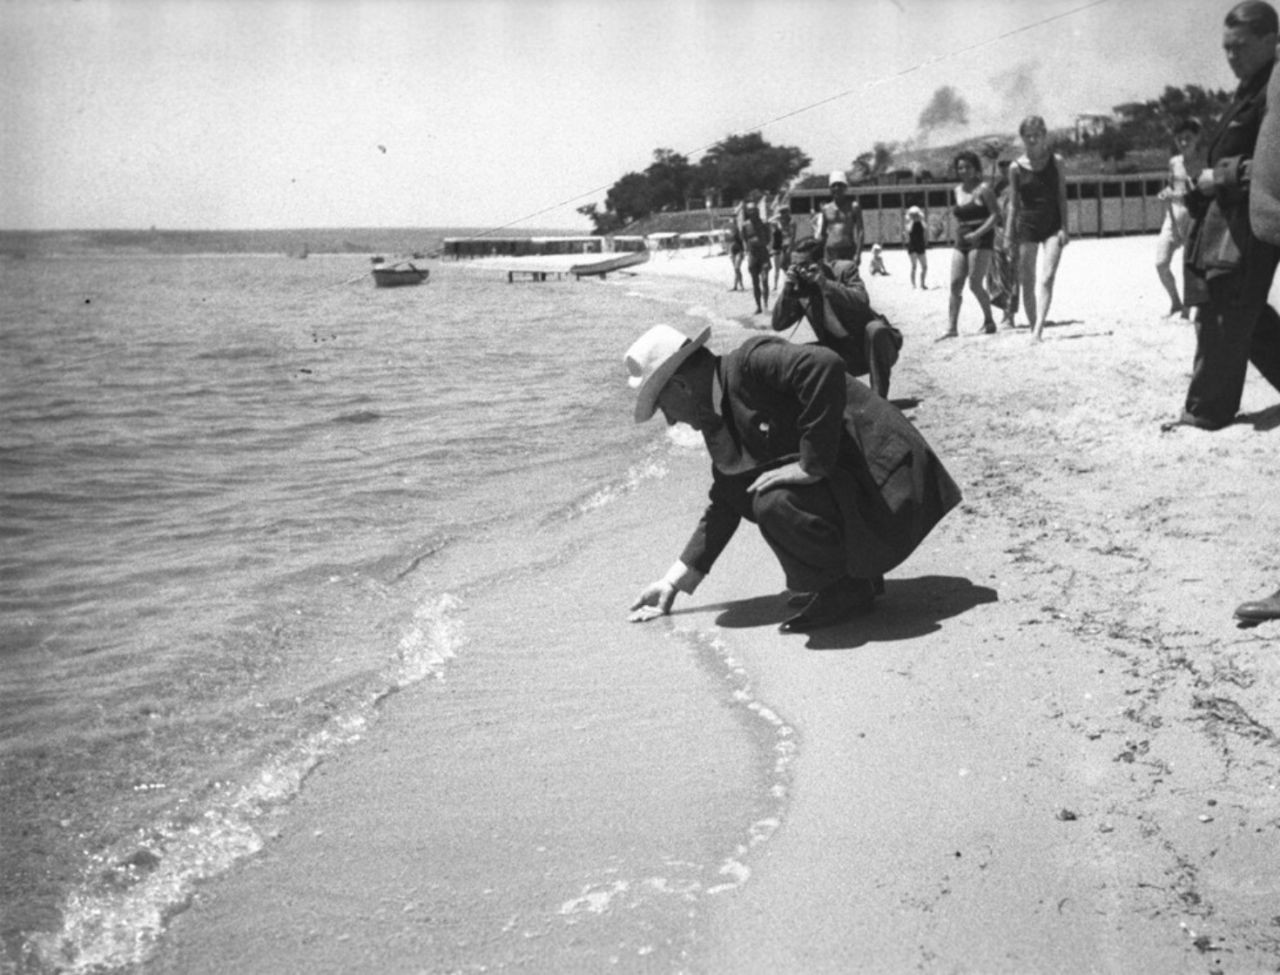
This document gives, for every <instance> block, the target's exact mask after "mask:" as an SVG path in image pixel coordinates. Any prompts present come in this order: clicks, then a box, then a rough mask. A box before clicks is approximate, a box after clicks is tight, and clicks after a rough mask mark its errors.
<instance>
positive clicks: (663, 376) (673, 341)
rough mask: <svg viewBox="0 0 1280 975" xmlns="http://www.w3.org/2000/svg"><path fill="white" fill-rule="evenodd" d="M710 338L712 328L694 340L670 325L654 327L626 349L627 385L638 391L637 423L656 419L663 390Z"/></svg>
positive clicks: (706, 329) (708, 328)
mask: <svg viewBox="0 0 1280 975" xmlns="http://www.w3.org/2000/svg"><path fill="white" fill-rule="evenodd" d="M710 335H711V326H710V325H708V326H707V327H706V328H704V329H703V330H702V331H701V332H699V333H698V334H697V335H696V336H695V337H694V338H692V339H690V338H687V337H686V336H685V334H684V333H683V332H681V331H679V330H678V329H675V328H672V327H671V326H670V325H655V326H653V328H651V329H649V331H647V332H645V333H644V334H643V335H641V336H640V337H639V338H638V339H636V341H635V343H634V344H633V345H632V346H631V348H629V349H627V355H626V359H625V361H626V363H627V385H629V386H630V387H631V388H632V389H634V390H635V391H636V422H637V423H643V422H644V421H645V420H647V419H649V417H651V416H653V413H654V411H655V410H656V409H657V408H658V394H659V393H661V392H662V387H663V386H665V385H666V384H667V380H669V379H670V378H671V377H672V376H674V375H675V372H676V370H677V369H679V368H680V364H681V363H682V362H684V360H685V359H687V358H689V356H691V355H693V354H694V353H695V352H697V351H698V349H700V348H702V347H703V346H704V345H706V343H707V339H708V337H710Z"/></svg>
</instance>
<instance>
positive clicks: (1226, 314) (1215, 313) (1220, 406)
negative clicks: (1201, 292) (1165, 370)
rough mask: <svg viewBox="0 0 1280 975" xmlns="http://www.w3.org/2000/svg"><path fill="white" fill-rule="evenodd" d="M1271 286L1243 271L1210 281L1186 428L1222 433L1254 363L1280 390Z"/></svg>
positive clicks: (1278, 327) (1279, 343) (1277, 322)
mask: <svg viewBox="0 0 1280 975" xmlns="http://www.w3.org/2000/svg"><path fill="white" fill-rule="evenodd" d="M1270 263H1271V267H1272V269H1273V270H1274V266H1275V263H1274V261H1271V262H1270ZM1270 281H1271V275H1270V273H1268V274H1266V275H1265V276H1263V275H1259V274H1257V273H1254V274H1248V275H1246V274H1245V273H1242V272H1232V273H1229V274H1223V275H1219V276H1217V277H1214V278H1210V279H1209V280H1208V282H1207V285H1208V292H1209V300H1208V301H1207V302H1204V303H1203V304H1201V305H1200V306H1199V314H1198V320H1197V323H1196V357H1195V364H1194V366H1193V368H1192V373H1191V385H1190V386H1189V387H1188V389H1187V401H1186V406H1185V408H1184V411H1183V414H1182V422H1183V423H1189V424H1191V425H1193V426H1198V427H1203V428H1205V429H1208V430H1219V429H1221V428H1222V427H1225V426H1228V425H1229V424H1231V423H1232V422H1234V421H1235V417H1236V412H1237V411H1238V410H1239V409H1240V398H1241V396H1242V395H1243V394H1244V382H1245V373H1246V371H1247V370H1248V365H1249V363H1250V362H1252V363H1253V364H1254V366H1255V368H1257V370H1258V372H1260V373H1262V375H1263V377H1264V378H1265V379H1266V380H1267V381H1268V382H1269V383H1271V385H1272V386H1274V387H1276V389H1278V390H1280V315H1277V314H1276V311H1275V309H1274V308H1272V307H1271V306H1270V305H1269V304H1267V290H1268V287H1269V285H1270Z"/></svg>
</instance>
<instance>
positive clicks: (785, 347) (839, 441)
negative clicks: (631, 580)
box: [680, 335, 960, 578]
mask: <svg viewBox="0 0 1280 975" xmlns="http://www.w3.org/2000/svg"><path fill="white" fill-rule="evenodd" d="M719 377H720V383H721V386H722V388H723V390H724V395H723V398H722V400H721V412H722V415H723V418H724V427H723V429H721V430H719V431H704V438H705V439H706V442H707V449H708V450H709V451H710V453H711V459H712V462H713V468H712V485H711V494H710V498H711V501H710V504H709V505H708V506H707V509H706V511H705V512H704V513H703V516H702V520H701V521H700V522H699V524H698V527H697V529H696V530H695V531H694V533H693V537H692V538H691V539H690V540H689V544H688V545H687V546H686V547H685V550H684V552H683V554H682V555H681V557H680V560H681V561H682V562H684V564H685V565H687V566H690V567H691V568H694V569H697V570H698V571H700V572H708V571H709V570H710V569H711V565H712V563H713V562H715V560H716V558H717V557H718V556H719V555H720V553H721V552H722V551H723V550H724V547H725V546H726V545H727V544H728V543H729V539H730V538H731V537H732V536H733V533H734V531H736V530H737V527H738V524H739V523H740V522H741V520H742V519H743V518H746V519H748V520H751V521H753V520H754V518H753V515H752V504H751V500H752V499H751V495H750V494H749V493H748V492H747V487H748V485H750V484H751V482H752V481H753V480H754V479H755V478H756V476H757V475H758V474H759V473H760V472H761V471H763V470H766V469H768V468H771V467H779V466H781V465H783V464H786V463H789V462H790V461H793V460H797V459H798V460H800V461H801V462H802V464H803V466H804V468H805V470H807V471H809V472H810V473H812V474H819V475H821V476H823V477H825V478H826V479H827V481H828V482H829V483H830V485H831V489H832V491H833V493H834V495H835V498H836V501H837V503H838V504H839V506H840V511H841V515H842V516H843V518H844V529H845V548H846V551H847V553H848V568H849V573H850V575H853V576H855V577H858V578H870V577H872V576H877V575H883V574H884V573H885V572H887V571H889V570H890V569H892V568H893V567H894V566H896V565H898V564H899V563H900V562H902V561H903V560H904V559H905V558H906V557H907V556H908V555H910V554H911V552H912V551H914V550H915V548H916V546H917V545H919V544H920V542H921V541H922V540H923V539H924V537H925V536H926V535H927V534H928V533H929V531H930V530H931V529H932V528H933V526H934V525H936V524H937V523H938V521H939V520H941V518H942V516H943V515H945V514H946V513H947V512H948V511H950V510H951V509H952V508H953V507H955V506H956V505H957V504H958V503H959V501H960V489H959V488H958V487H956V484H955V482H954V481H953V480H952V479H951V477H950V475H949V474H948V473H947V471H946V469H945V468H944V467H943V466H942V463H941V461H939V460H938V458H937V457H936V456H935V455H934V453H933V451H932V450H931V449H930V448H929V445H928V444H927V443H926V442H925V439H924V437H922V436H921V435H920V433H919V432H918V431H917V430H916V428H915V427H914V426H912V424H911V422H910V421H909V420H908V419H907V418H906V417H905V416H903V415H902V413H901V412H899V411H898V409H897V408H896V407H894V406H893V405H891V404H890V403H888V402H886V401H885V400H883V399H881V398H880V397H879V396H877V395H876V394H875V393H873V392H872V391H871V390H870V389H868V388H867V387H866V386H865V385H863V384H862V383H860V382H859V381H858V380H856V379H854V378H853V377H852V376H850V375H849V374H848V373H847V372H846V371H845V366H844V363H843V362H842V361H841V359H840V357H839V356H838V355H837V354H836V353H834V352H832V351H831V350H830V349H825V348H823V347H821V346H815V345H797V344H792V343H790V342H786V341H784V340H782V339H780V338H779V337H777V336H772V335H761V336H755V337H752V338H750V339H747V341H745V342H744V343H743V344H742V345H740V346H739V347H738V348H737V349H735V350H733V351H732V352H730V353H728V354H727V355H725V356H724V357H723V358H722V359H721V360H720V366H719Z"/></svg>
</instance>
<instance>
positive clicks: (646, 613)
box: [627, 579, 677, 623]
mask: <svg viewBox="0 0 1280 975" xmlns="http://www.w3.org/2000/svg"><path fill="white" fill-rule="evenodd" d="M676 591H677V590H676V587H675V586H673V585H672V584H671V583H669V582H667V581H666V580H665V579H659V580H658V581H657V582H651V583H649V585H648V586H646V587H645V589H644V591H643V592H642V593H640V595H639V596H637V597H636V601H635V602H634V603H632V604H631V615H630V616H628V617H627V621H628V622H630V623H645V622H647V621H649V620H651V619H654V618H655V617H658V616H666V615H667V614H668V613H670V612H671V604H672V603H673V602H675V598H676Z"/></svg>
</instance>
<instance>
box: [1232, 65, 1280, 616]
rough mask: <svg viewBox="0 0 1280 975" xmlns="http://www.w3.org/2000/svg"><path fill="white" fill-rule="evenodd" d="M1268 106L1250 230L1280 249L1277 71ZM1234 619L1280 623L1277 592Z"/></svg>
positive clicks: (1245, 606)
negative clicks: (1268, 110)
mask: <svg viewBox="0 0 1280 975" xmlns="http://www.w3.org/2000/svg"><path fill="white" fill-rule="evenodd" d="M1267 104H1268V105H1271V106H1272V107H1273V110H1272V111H1270V112H1267V114H1266V116H1265V117H1264V118H1263V120H1262V125H1261V126H1260V127H1259V129H1258V144H1257V146H1256V147H1255V148H1254V153H1253V172H1252V176H1253V180H1252V182H1253V185H1252V187H1251V188H1250V192H1249V227H1250V229H1251V230H1252V231H1253V233H1254V236H1256V237H1257V238H1258V239H1259V240H1261V241H1263V242H1264V243H1267V244H1271V245H1272V246H1275V247H1280V111H1277V110H1276V106H1280V71H1273V72H1272V73H1271V80H1270V81H1269V82H1268V83H1267ZM1272 530H1273V531H1274V530H1275V529H1274V527H1273V528H1272ZM1235 615H1236V619H1237V620H1239V621H1240V625H1241V626H1256V625H1257V624H1259V623H1266V622H1269V621H1272V620H1280V589H1277V590H1276V591H1275V592H1273V593H1272V594H1271V595H1270V596H1264V597H1263V598H1261V599H1251V600H1249V601H1248V602H1244V603H1241V604H1240V605H1239V606H1237V607H1236V614H1235Z"/></svg>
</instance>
